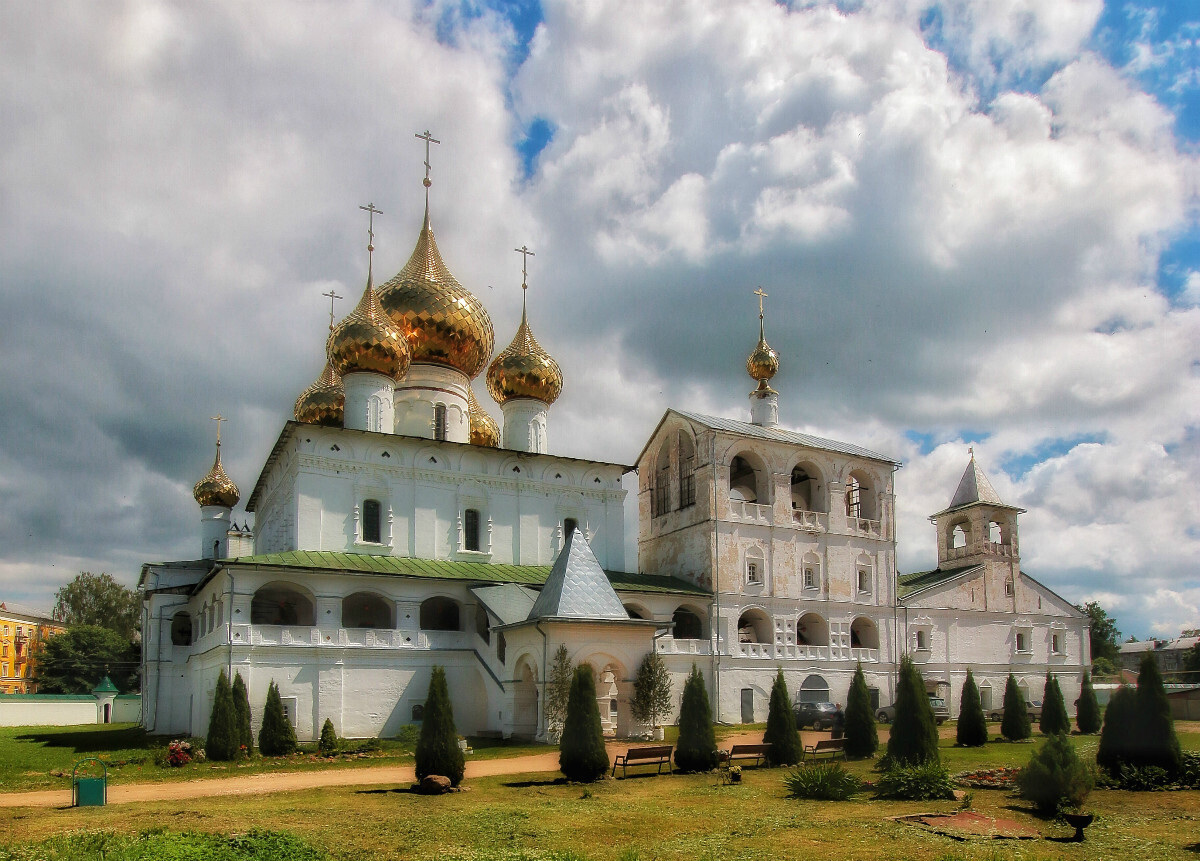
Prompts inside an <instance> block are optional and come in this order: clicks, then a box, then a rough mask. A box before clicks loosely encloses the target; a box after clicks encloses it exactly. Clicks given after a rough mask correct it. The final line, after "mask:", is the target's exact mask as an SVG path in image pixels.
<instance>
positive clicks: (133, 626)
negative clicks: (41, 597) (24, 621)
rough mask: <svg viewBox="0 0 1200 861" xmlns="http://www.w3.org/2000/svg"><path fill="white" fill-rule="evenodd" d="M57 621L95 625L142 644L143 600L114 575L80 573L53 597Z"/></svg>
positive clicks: (68, 623) (69, 624)
mask: <svg viewBox="0 0 1200 861" xmlns="http://www.w3.org/2000/svg"><path fill="white" fill-rule="evenodd" d="M54 618H56V619H58V620H59V621H61V622H64V623H66V625H67V626H68V627H69V626H72V625H95V626H97V627H100V628H108V629H109V630H110V631H114V632H116V633H117V634H118V635H120V636H121V637H122V638H123V639H126V640H131V641H134V642H140V641H141V633H142V599H141V598H140V597H139V596H138V593H137V592H135V591H134V590H133V589H130V588H128V587H126V586H122V585H121V584H120V583H118V582H117V581H116V580H114V579H113V577H112V575H111V574H105V573H103V572H101V573H100V574H92V573H91V572H90V571H80V572H79V574H78V575H76V577H75V579H74V580H72V581H71V582H70V583H68V584H67V585H66V586H63V587H62V588H60V589H59V590H58V592H57V593H56V594H55V596H54Z"/></svg>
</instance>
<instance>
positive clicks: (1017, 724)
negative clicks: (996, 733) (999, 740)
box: [1000, 673, 1033, 741]
mask: <svg viewBox="0 0 1200 861" xmlns="http://www.w3.org/2000/svg"><path fill="white" fill-rule="evenodd" d="M1000 734H1001V735H1003V736H1004V737H1005V738H1006V739H1008V740H1009V741H1021V740H1022V739H1026V738H1029V736H1031V735H1033V723H1032V721H1030V720H1029V710H1028V709H1027V708H1025V697H1024V696H1023V695H1022V694H1021V688H1020V686H1019V685H1018V684H1017V680H1016V677H1015V676H1013V674H1012V673H1009V674H1008V681H1007V682H1006V683H1005V685H1004V718H1003V719H1002V720H1001V721H1000Z"/></svg>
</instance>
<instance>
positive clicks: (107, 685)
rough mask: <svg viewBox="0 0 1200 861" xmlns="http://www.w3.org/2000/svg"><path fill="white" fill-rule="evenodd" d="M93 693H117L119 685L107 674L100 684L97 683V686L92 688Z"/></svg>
mask: <svg viewBox="0 0 1200 861" xmlns="http://www.w3.org/2000/svg"><path fill="white" fill-rule="evenodd" d="M92 693H94V694H115V693H117V686H116V685H114V684H113V680H112V679H110V678H109V677H108V676H105V677H104V679H103V680H102V681H101V682H100V684H98V685H96V687H94V688H92Z"/></svg>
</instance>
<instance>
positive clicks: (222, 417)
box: [210, 413, 229, 448]
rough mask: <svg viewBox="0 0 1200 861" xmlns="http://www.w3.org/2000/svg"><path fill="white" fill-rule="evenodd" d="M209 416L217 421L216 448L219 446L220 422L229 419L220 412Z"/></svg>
mask: <svg viewBox="0 0 1200 861" xmlns="http://www.w3.org/2000/svg"><path fill="white" fill-rule="evenodd" d="M210 418H212V420H213V421H214V422H216V423H217V448H220V447H221V422H227V421H229V419H227V418H225V416H223V415H221V414H220V413H217V414H216V415H215V416H211V417H210Z"/></svg>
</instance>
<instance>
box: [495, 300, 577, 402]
mask: <svg viewBox="0 0 1200 861" xmlns="http://www.w3.org/2000/svg"><path fill="white" fill-rule="evenodd" d="M522 287H524V285H522ZM562 387H563V375H562V369H561V368H559V367H558V362H556V361H554V358H553V357H552V356H551V355H550V354H549V353H547V352H546V351H545V350H543V349H542V348H541V346H540V345H539V344H538V342H537V341H536V340H534V337H533V333H532V332H531V331H529V322H528V320H527V319H526V316H525V303H524V300H522V303H521V326H520V328H518V329H517V334H516V337H514V338H513V339H512V343H511V344H509V345H508V346H507V347H505V348H504V350H503V351H502V352H501V353H500V355H498V356H497V357H496V358H495V360H494V361H493V362H492V365H491V367H490V368H488V372H487V389H488V394H490V395H491V396H492V399H493V400H494V401H495V402H496V403H498V404H501V405H503V404H505V403H508V402H509V401H511V400H514V399H516V398H533V399H534V400H537V401H542V402H543V403H546V404H552V403H554V402H555V401H556V400H558V396H559V395H560V394H562Z"/></svg>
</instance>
